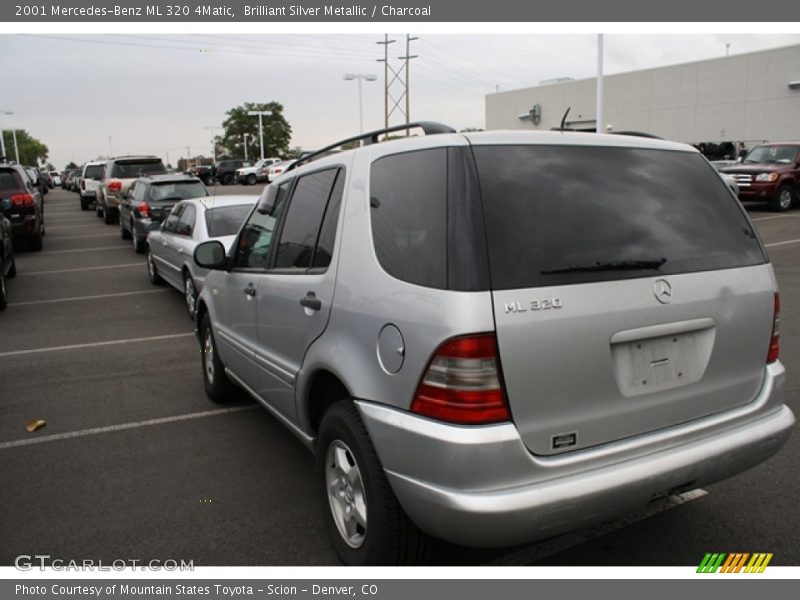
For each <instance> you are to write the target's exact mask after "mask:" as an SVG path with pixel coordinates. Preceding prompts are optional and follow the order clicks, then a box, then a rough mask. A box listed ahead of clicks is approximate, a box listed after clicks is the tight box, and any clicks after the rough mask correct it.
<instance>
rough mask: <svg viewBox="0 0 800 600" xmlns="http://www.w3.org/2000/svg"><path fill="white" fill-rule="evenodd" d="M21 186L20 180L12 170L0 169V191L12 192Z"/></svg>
mask: <svg viewBox="0 0 800 600" xmlns="http://www.w3.org/2000/svg"><path fill="white" fill-rule="evenodd" d="M21 187H22V182H21V181H20V180H19V176H18V175H17V174H16V173H15V172H14V171H0V192H13V191H16V190H18V189H20V188H21Z"/></svg>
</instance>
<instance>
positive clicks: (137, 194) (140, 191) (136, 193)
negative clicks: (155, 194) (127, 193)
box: [133, 183, 148, 202]
mask: <svg viewBox="0 0 800 600" xmlns="http://www.w3.org/2000/svg"><path fill="white" fill-rule="evenodd" d="M147 187H148V186H147V184H144V183H140V184H139V185H137V186H136V187H135V188H134V190H133V199H134V200H136V201H137V202H144V198H145V194H146V193H147Z"/></svg>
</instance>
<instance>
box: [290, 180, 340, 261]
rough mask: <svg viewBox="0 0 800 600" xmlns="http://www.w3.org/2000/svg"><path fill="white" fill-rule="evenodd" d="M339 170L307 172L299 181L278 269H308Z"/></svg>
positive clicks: (291, 203) (294, 194) (293, 198)
mask: <svg viewBox="0 0 800 600" xmlns="http://www.w3.org/2000/svg"><path fill="white" fill-rule="evenodd" d="M336 173H337V170H336V169H329V170H327V171H320V172H317V173H311V174H310V175H305V176H303V177H300V178H299V180H298V181H297V185H296V186H295V189H294V193H293V194H292V200H291V202H290V203H289V212H287V213H286V221H285V222H284V224H283V230H282V231H281V239H280V242H279V243H278V255H277V258H276V260H275V267H276V268H278V269H281V268H296V269H307V268H309V267H310V266H311V259H312V257H313V255H314V248H315V247H316V245H317V236H318V234H319V230H320V226H321V225H322V217H323V215H324V214H325V207H326V205H327V204H328V198H329V197H330V195H331V188H332V187H333V182H334V180H335V179H336Z"/></svg>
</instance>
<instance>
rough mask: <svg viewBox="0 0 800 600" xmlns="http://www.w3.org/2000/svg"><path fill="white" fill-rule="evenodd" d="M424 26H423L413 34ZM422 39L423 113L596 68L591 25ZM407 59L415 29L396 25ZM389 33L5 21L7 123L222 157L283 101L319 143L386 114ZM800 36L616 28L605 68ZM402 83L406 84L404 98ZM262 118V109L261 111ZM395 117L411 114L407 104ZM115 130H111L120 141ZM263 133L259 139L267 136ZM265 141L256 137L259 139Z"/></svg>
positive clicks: (56, 144)
mask: <svg viewBox="0 0 800 600" xmlns="http://www.w3.org/2000/svg"><path fill="white" fill-rule="evenodd" d="M412 35H414V34H413V33H412ZM416 37H418V38H419V39H417V40H415V41H413V42H411V54H412V55H417V56H418V57H417V58H415V59H413V60H412V61H411V65H410V89H411V93H410V100H411V110H410V113H411V119H412V120H428V121H440V122H443V123H446V124H448V125H450V126H452V127H454V128H456V129H463V128H466V127H475V128H483V127H484V120H485V118H484V111H485V106H484V104H485V96H486V94H489V93H493V92H495V91H496V90H500V91H505V90H512V89H519V88H523V87H530V86H534V85H538V84H539V82H541V81H543V80H547V79H553V78H557V77H572V78H575V79H582V78H587V77H593V76H594V75H595V73H596V68H597V55H596V50H597V39H596V36H595V35H590V34H566V33H560V34H550V35H543V34H509V35H489V34H486V35H480V34H469V35H467V34H438V35H437V34H424V35H423V34H420V35H418V36H416ZM390 39H395V40H397V41H396V42H395V43H394V44H392V45H390V48H391V51H390V54H389V62H390V64H391V65H393V66H394V68H395V69H398V68H400V67H401V66H402V64H403V63H402V61H401V60H400V59H399V58H398V57H399V56H402V55H403V54H404V52H405V37H404V35H403V34H394V35H391V36H390ZM382 40H383V35H381V34H372V35H365V34H358V35H357V34H328V33H320V34H313V35H312V34H309V35H299V34H293V35H276V34H270V35H255V34H243V33H242V34H239V33H225V34H220V35H212V34H208V33H204V34H183V35H175V34H165V33H152V34H132V33H131V34H88V33H86V34H81V35H68V34H66V33H58V34H24V35H16V34H0V56H3V57H4V60H3V84H2V87H0V112H2V111H13V112H14V114H13V115H3V114H0V128H3V129H11V128H18V129H26V130H27V131H28V132H29V133H30V134H31V135H33V136H34V137H36V138H38V139H39V140H41V141H42V142H44V143H45V144H46V145H47V146H48V147H49V149H50V154H49V158H50V161H51V162H52V163H53V165H54V166H55V167H56V168H58V169H62V168H64V166H65V165H66V163H68V162H70V161H74V162H76V163H78V164H81V163H83V162H85V161H87V160H91V159H93V158H96V157H98V156H104V155H108V154H109V153H113V154H117V155H119V154H156V155H159V156H161V157H162V158H163V159H165V160H168V161H169V162H170V163H171V164H173V165H174V164H176V163H177V160H178V158H180V157H185V156H187V150H188V153H189V154H190V155H192V156H194V155H197V154H203V155H206V156H210V155H211V153H212V150H211V138H212V133H215V134H219V133H221V129H217V130H216V131H214V130H211V129H208V128H209V127H212V126H216V127H219V126H220V125H221V123H222V122H223V121H224V119H225V112H226V111H227V110H229V109H231V108H233V107H235V106H239V105H241V104H243V103H244V102H270V101H277V102H280V103H281V104H283V106H284V116H285V117H286V119H287V120H288V121H289V123H290V125H291V126H292V144H291V145H292V146H300V147H302V148H304V149H313V148H317V147H320V146H322V145H326V144H329V143H332V142H334V141H336V140H338V139H342V138H346V137H350V136H352V135H355V134H357V133H358V127H359V109H358V85H357V82H356V81H345V80H344V78H343V75H344V74H345V73H361V74H374V75H377V76H378V80H377V81H373V82H366V81H365V82H363V84H362V86H363V88H362V89H363V116H364V129H365V130H366V131H368V130H370V129H377V128H380V127H382V126H383V110H384V97H383V63H380V62H377V60H378V59H381V58H383V46H380V45H378V44H377V42H379V41H382ZM798 43H800V35H790V34H753V35H745V34H706V35H702V34H648V35H633V34H607V35H606V36H605V59H604V71H605V73H606V74H614V73H622V72H626V71H633V70H638V69H645V68H651V67H658V66H663V65H670V64H679V63H684V62H691V61H697V60H704V59H708V58H715V57H721V56H725V54H726V52H729V53H730V54H731V55H734V54H741V53H745V52H751V51H755V50H762V49H767V48H773V47H779V46H787V45H791V44H798ZM401 92H402V87H399V86H398V87H393V88H392V93H393V95H394V97H395V98H399V97H400V94H401ZM255 118H256V117H254V119H255ZM390 122H391V123H393V124H394V123H400V122H403V116H402V113H401V112H399V111H395V113H394V114H393V116H392V118H391V121H390ZM109 136H111V139H110V140H109ZM256 146H257V144H256ZM253 150H254V151H255V152H256V153H257V147H256V148H253Z"/></svg>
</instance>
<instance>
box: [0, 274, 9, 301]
mask: <svg viewBox="0 0 800 600" xmlns="http://www.w3.org/2000/svg"><path fill="white" fill-rule="evenodd" d="M0 264H2V263H0ZM7 304H8V300H6V276H5V275H3V269H2V268H0V310H3V309H4V308H5V307H6V305H7Z"/></svg>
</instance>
